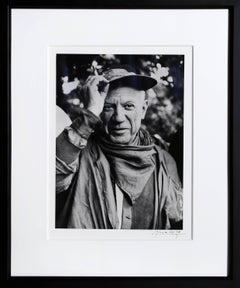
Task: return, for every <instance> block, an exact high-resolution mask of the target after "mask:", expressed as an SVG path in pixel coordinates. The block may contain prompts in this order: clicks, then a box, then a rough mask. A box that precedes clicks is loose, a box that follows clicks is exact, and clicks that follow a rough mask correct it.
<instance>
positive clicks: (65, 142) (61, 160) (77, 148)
mask: <svg viewBox="0 0 240 288" xmlns="http://www.w3.org/2000/svg"><path fill="white" fill-rule="evenodd" d="M100 123H101V120H100V119H99V118H98V117H97V116H95V115H94V114H93V113H91V112H90V111H88V110H82V111H81V113H80V115H79V117H78V118H76V119H75V120H74V121H73V123H72V124H71V126H69V127H66V128H65V129H64V131H63V132H62V133H61V134H60V135H59V136H58V137H57V139H56V192H57V193H60V192H62V191H65V190H67V189H68V187H69V185H70V184H71V182H72V179H73V176H74V174H75V173H76V171H77V170H78V167H79V158H80V157H79V156H80V153H81V151H82V150H83V149H84V148H85V147H86V145H87V140H88V138H89V137H90V135H91V133H92V132H93V131H94V129H95V127H96V125H97V124H100Z"/></svg>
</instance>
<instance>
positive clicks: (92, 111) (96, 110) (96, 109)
mask: <svg viewBox="0 0 240 288" xmlns="http://www.w3.org/2000/svg"><path fill="white" fill-rule="evenodd" d="M87 110H88V111H90V112H91V113H93V114H94V115H95V116H97V117H99V115H100V114H101V111H100V110H99V108H98V107H88V108H87Z"/></svg>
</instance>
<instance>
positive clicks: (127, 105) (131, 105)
mask: <svg viewBox="0 0 240 288" xmlns="http://www.w3.org/2000/svg"><path fill="white" fill-rule="evenodd" d="M124 108H125V109H126V110H133V109H134V108H135V106H134V105H133V104H126V105H124Z"/></svg>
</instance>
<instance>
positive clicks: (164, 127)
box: [57, 54, 184, 149]
mask: <svg viewBox="0 0 240 288" xmlns="http://www.w3.org/2000/svg"><path fill="white" fill-rule="evenodd" d="M112 64H128V65H131V66H133V67H134V68H135V69H136V71H137V73H139V74H143V75H148V76H152V77H154V78H156V79H157V81H158V84H157V85H156V86H155V87H154V88H153V89H150V90H148V97H149V102H150V105H149V108H148V111H147V115H146V118H145V120H144V122H143V124H142V125H143V127H144V128H146V129H147V130H148V131H149V133H150V134H151V135H152V136H154V138H155V140H156V141H157V142H158V143H159V144H161V145H162V146H164V147H165V148H166V149H168V147H169V145H170V143H171V142H172V141H174V137H175V135H177V134H176V133H177V132H178V131H182V127H183V89H184V87H183V84H184V81H183V80H184V79H183V77H184V56H183V55H116V54H115V55H113V54H101V55H89V54H87V55H83V54H58V55H57V105H58V106H60V107H61V108H62V109H63V110H64V111H65V112H66V113H67V114H68V115H69V116H70V118H71V119H72V120H73V119H74V118H75V117H77V115H78V111H79V109H81V108H84V104H83V97H82V93H81V91H82V90H81V88H82V86H83V83H84V81H85V80H86V79H87V77H88V76H89V75H90V74H94V73H96V72H95V71H97V73H98V74H101V73H102V71H103V69H104V67H107V66H110V65H112Z"/></svg>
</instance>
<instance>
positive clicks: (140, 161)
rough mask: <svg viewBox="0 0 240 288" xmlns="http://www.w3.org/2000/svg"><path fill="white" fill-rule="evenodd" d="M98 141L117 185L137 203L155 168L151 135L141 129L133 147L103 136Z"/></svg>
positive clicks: (99, 136)
mask: <svg viewBox="0 0 240 288" xmlns="http://www.w3.org/2000/svg"><path fill="white" fill-rule="evenodd" d="M98 141H99V145H100V147H101V149H102V151H103V153H104V154H105V156H106V158H107V160H108V162H109V164H110V167H111V171H112V176H113V177H114V179H115V183H116V184H117V185H118V186H119V187H120V188H121V189H122V190H123V191H124V192H126V193H127V194H128V195H129V197H130V198H131V200H132V202H135V200H136V199H137V198H138V197H139V196H140V194H141V192H142V191H143V188H144V186H145V185H146V183H147V181H148V180H149V178H150V176H151V175H152V173H153V171H154V168H155V161H154V156H153V155H154V154H155V153H156V151H155V149H154V144H153V142H152V139H151V137H150V135H149V134H148V133H147V132H146V131H145V130H143V129H140V130H139V132H138V134H137V135H136V138H135V141H134V144H133V145H125V144H115V143H112V142H110V141H108V140H107V139H106V138H105V137H103V136H101V135H98Z"/></svg>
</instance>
